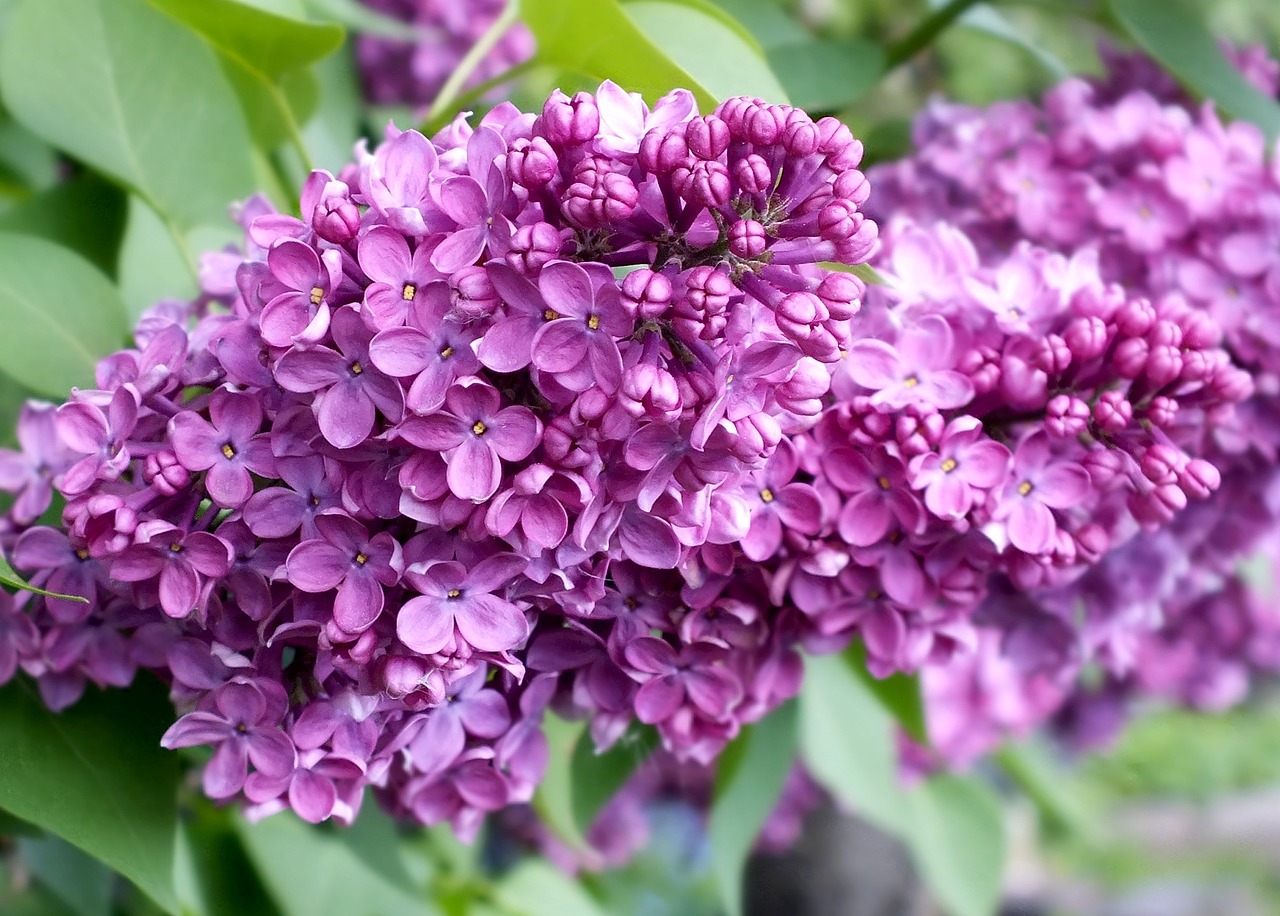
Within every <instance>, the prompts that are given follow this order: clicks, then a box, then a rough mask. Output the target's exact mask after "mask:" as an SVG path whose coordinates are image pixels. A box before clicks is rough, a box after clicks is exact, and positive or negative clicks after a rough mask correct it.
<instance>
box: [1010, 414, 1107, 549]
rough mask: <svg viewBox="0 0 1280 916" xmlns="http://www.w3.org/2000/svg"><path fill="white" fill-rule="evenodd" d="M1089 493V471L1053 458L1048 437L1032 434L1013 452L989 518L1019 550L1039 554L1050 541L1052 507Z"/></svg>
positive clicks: (1066, 506) (1078, 500) (1069, 504)
mask: <svg viewBox="0 0 1280 916" xmlns="http://www.w3.org/2000/svg"><path fill="white" fill-rule="evenodd" d="M1088 495H1089V473H1088V472H1087V471H1086V470H1085V469H1084V468H1082V467H1081V466H1080V465H1078V464H1076V463H1075V462H1071V461H1054V460H1053V456H1052V455H1051V454H1050V451H1049V438H1048V436H1047V435H1045V434H1043V433H1035V434H1033V435H1031V436H1028V437H1027V438H1026V439H1023V440H1022V442H1021V443H1019V444H1018V449H1017V451H1016V452H1014V454H1013V473H1012V474H1011V475H1010V476H1009V481H1008V483H1006V484H1005V485H1004V486H1003V487H1001V488H1000V489H999V490H998V491H996V494H995V499H996V502H995V506H994V507H993V508H992V510H991V517H992V519H994V520H995V521H1003V522H1004V523H1005V527H1006V529H1007V530H1008V533H1009V541H1010V543H1012V544H1013V546H1014V547H1016V548H1018V549H1019V550H1021V551H1023V552H1025V553H1030V554H1040V553H1045V552H1046V551H1048V550H1049V549H1050V548H1051V547H1052V546H1053V543H1054V535H1055V534H1056V533H1057V530H1058V526H1057V523H1056V521H1055V519H1054V514H1053V511H1052V510H1054V509H1070V508H1072V507H1073V506H1077V505H1079V504H1080V503H1082V502H1083V501H1084V499H1085V497H1086V496H1088Z"/></svg>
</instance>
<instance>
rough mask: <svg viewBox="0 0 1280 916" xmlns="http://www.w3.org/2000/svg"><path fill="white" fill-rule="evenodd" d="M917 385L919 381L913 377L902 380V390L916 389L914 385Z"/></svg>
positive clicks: (909, 376)
mask: <svg viewBox="0 0 1280 916" xmlns="http://www.w3.org/2000/svg"><path fill="white" fill-rule="evenodd" d="M919 384H920V379H918V378H916V377H915V376H914V375H908V376H907V377H906V378H905V379H903V380H902V387H903V388H914V387H916V385H919Z"/></svg>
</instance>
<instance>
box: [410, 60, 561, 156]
mask: <svg viewBox="0 0 1280 916" xmlns="http://www.w3.org/2000/svg"><path fill="white" fill-rule="evenodd" d="M536 66H538V61H537V59H536V58H529V59H528V60H526V61H521V62H520V63H518V64H516V65H515V66H514V67H508V68H507V69H506V70H503V71H502V72H501V73H499V74H498V75H497V76H491V77H489V78H488V79H487V80H485V81H484V82H483V83H478V84H477V85H475V86H474V87H472V88H471V89H468V90H467V91H466V92H464V93H462V95H460V96H458V97H457V98H456V99H454V100H453V105H452V106H451V107H452V108H453V109H454V110H455V111H466V110H467V109H468V108H470V107H471V106H472V105H474V104H475V103H476V102H478V101H480V99H482V98H484V96H486V95H487V94H488V93H489V92H490V90H492V89H493V88H494V87H496V86H501V85H502V84H503V83H509V82H511V81H512V80H514V79H517V78H518V77H521V76H524V75H525V74H526V73H528V72H529V71H530V70H532V69H533V68H534V67H536ZM433 110H434V108H433ZM448 120H449V113H448V112H442V113H441V114H438V115H437V114H430V115H428V116H427V117H425V118H423V119H422V122H421V123H420V124H419V125H418V132H419V133H423V134H426V135H427V136H428V137H429V136H431V135H432V134H434V133H435V132H436V131H438V130H439V129H440V128H442V127H444V126H445V124H446V123H448Z"/></svg>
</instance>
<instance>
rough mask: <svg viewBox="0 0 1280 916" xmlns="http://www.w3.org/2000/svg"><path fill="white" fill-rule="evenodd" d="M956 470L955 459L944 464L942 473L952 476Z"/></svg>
mask: <svg viewBox="0 0 1280 916" xmlns="http://www.w3.org/2000/svg"><path fill="white" fill-rule="evenodd" d="M955 469H956V460H955V459H954V458H948V459H946V460H945V461H943V462H942V472H943V473H944V474H950V473H951V472H952V471H954V470H955Z"/></svg>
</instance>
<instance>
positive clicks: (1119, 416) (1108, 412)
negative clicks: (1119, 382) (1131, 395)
mask: <svg viewBox="0 0 1280 916" xmlns="http://www.w3.org/2000/svg"><path fill="white" fill-rule="evenodd" d="M1132 419H1133V405H1131V404H1130V403H1129V401H1128V399H1127V398H1125V396H1124V395H1123V394H1121V393H1120V392H1119V391H1104V392H1103V393H1102V396H1101V397H1100V398H1098V402H1097V403H1096V404H1094V405H1093V422H1095V423H1097V424H1098V427H1099V428H1100V429H1102V430H1104V431H1106V432H1109V433H1118V432H1120V430H1122V429H1124V428H1125V427H1126V426H1128V425H1129V421H1130V420H1132Z"/></svg>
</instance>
